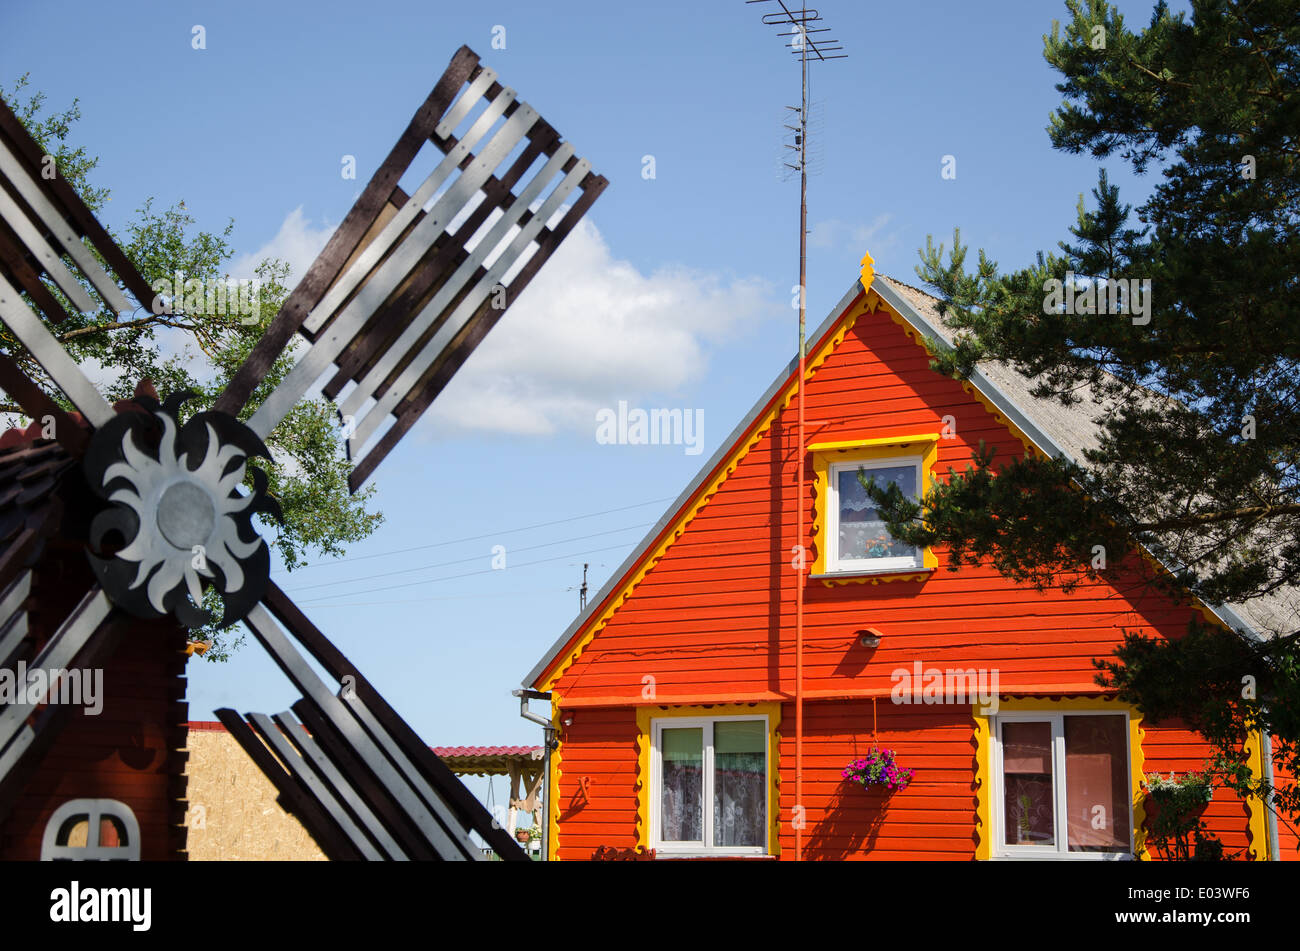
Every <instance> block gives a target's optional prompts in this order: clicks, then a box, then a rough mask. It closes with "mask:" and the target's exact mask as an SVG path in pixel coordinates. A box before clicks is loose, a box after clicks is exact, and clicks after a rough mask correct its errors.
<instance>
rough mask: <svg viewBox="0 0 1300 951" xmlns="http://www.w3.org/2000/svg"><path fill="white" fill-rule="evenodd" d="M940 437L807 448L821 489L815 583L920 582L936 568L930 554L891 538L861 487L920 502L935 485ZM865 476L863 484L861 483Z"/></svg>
mask: <svg viewBox="0 0 1300 951" xmlns="http://www.w3.org/2000/svg"><path fill="white" fill-rule="evenodd" d="M938 440H939V437H938V435H937V434H936V435H918V436H899V437H882V438H872V439H861V440H851V441H845V442H828V443H818V444H815V445H813V446H810V447H809V449H810V451H811V452H812V458H813V470H814V472H815V474H816V484H817V497H816V506H817V517H816V519H815V520H814V525H813V532H814V535H813V544H814V546H815V549H816V559H815V561H814V564H813V571H812V574H813V577H820V578H823V579H825V580H827V581H828V583H830V581H832V580H834V579H836V578H837V577H848V578H850V579H851V578H852V577H853V576H855V575H856V576H862V580H872V577H871V576H876V575H885V576H888V577H886V578H885V579H884V580H889V577H919V576H920V575H919V573H920V572H928V571H929V570H931V569H933V568H934V567H935V566H936V564H937V561H936V559H935V557H934V554H933V553H932V552H931V551H930V549H928V548H919V547H917V546H915V545H909V544H907V543H906V542H903V541H900V540H899V539H896V538H894V537H893V536H892V535H891V534H890V532H889V526H888V525H886V524H885V521H884V519H882V518H881V516H880V512H879V510H878V509H877V508H876V504H875V502H873V501H872V500H871V497H870V496H869V495H868V494H867V489H866V487H865V486H864V485H863V484H862V480H863V479H865V480H867V481H868V482H874V483H875V484H876V485H877V486H879V487H880V488H882V489H884V488H888V487H889V486H891V485H893V486H897V487H898V490H899V491H900V492H901V493H902V494H903V495H904V496H905V497H906V498H910V499H916V500H920V499H921V498H922V497H923V496H924V495H925V492H926V490H927V489H928V488H929V486H930V485H931V483H932V481H933V476H932V472H933V467H934V463H935V458H936V456H937V454H938V452H937V444H938ZM859 474H861V478H859Z"/></svg>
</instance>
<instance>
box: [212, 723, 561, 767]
mask: <svg viewBox="0 0 1300 951" xmlns="http://www.w3.org/2000/svg"><path fill="white" fill-rule="evenodd" d="M189 728H190V729H191V730H193V731H195V732H201V731H211V732H214V733H224V732H225V731H226V728H225V727H224V726H222V725H221V723H220V722H219V721H216V720H191V721H190V722H189ZM432 749H433V752H434V753H436V754H437V755H438V756H440V757H442V758H444V759H445V758H447V757H450V756H526V755H528V754H530V753H537V752H540V751H541V749H542V748H541V747H540V746H435V747H432Z"/></svg>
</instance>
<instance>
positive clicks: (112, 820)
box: [41, 799, 140, 862]
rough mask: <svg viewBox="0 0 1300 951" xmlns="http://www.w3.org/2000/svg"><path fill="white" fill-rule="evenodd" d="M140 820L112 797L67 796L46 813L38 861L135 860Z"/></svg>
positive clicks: (138, 855) (136, 857) (123, 804)
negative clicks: (84, 797)
mask: <svg viewBox="0 0 1300 951" xmlns="http://www.w3.org/2000/svg"><path fill="white" fill-rule="evenodd" d="M139 859H140V824H139V823H138V822H136V818H135V813H134V812H132V811H131V809H130V807H128V806H127V805H126V804H125V803H121V802H118V801H117V800H116V799H70V800H68V801H67V802H65V803H64V804H63V805H61V806H59V808H58V809H55V810H54V814H53V815H52V816H50V821H49V822H47V823H46V824H45V834H44V835H43V836H42V837H41V861H43V862H50V861H65V862H66V861H92V862H93V861H112V860H116V861H131V862H135V861H139Z"/></svg>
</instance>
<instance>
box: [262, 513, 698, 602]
mask: <svg viewBox="0 0 1300 951" xmlns="http://www.w3.org/2000/svg"><path fill="white" fill-rule="evenodd" d="M672 500H673V497H671V496H670V497H668V498H662V499H650V500H649V501H647V502H637V503H636V504H635V505H624V506H621V507H619V508H616V509H605V510H604V511H602V512H588V513H587V514H586V515H572V516H570V517H569V518H557V519H555V520H554V521H552V522H538V523H537V524H536V525H524V526H522V527H520V528H503V529H501V530H500V531H495V532H484V533H483V534H482V535H469V536H466V537H465V538H453V539H451V540H450V541H445V542H433V543H432V544H429V545H416V546H414V547H412V548H397V549H394V550H392V551H381V552H375V553H374V554H370V555H348V556H345V557H343V558H335V559H334V560H333V561H317V562H313V563H312V564H310V565H300V566H299V567H297V568H295V569H294V571H304V570H306V569H307V568H328V567H330V566H332V565H341V564H343V563H344V562H348V561H367V560H369V559H371V558H387V557H389V556H390V555H405V554H408V553H410V552H413V551H427V550H428V549H430V548H445V547H447V546H448V545H459V544H462V543H464V542H477V541H482V540H483V539H485V538H497V537H500V536H502V535H512V534H517V533H519V532H530V531H532V530H533V529H535V528H548V527H550V526H552V525H564V524H565V523H567V522H577V521H581V520H582V519H584V518H596V517H598V516H600V515H612V514H614V513H615V512H626V511H628V510H630V509H639V508H644V507H645V506H647V505H656V504H660V503H663V502H671V501H672ZM285 571H286V569H284V568H277V569H276V570H275V571H273V572H272V574H283V573H285ZM289 573H290V574H292V572H289ZM339 583H340V584H343V583H345V582H339Z"/></svg>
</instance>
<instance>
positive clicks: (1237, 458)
mask: <svg viewBox="0 0 1300 951" xmlns="http://www.w3.org/2000/svg"><path fill="white" fill-rule="evenodd" d="M1066 6H1067V8H1068V12H1069V15H1070V19H1069V21H1068V22H1067V24H1066V25H1065V27H1064V29H1063V30H1062V29H1061V27H1060V24H1058V23H1053V26H1052V31H1051V33H1050V34H1049V35H1047V36H1045V37H1044V44H1045V57H1046V59H1047V60H1048V62H1049V63H1050V64H1051V65H1052V66H1053V67H1054V68H1055V69H1056V70H1057V71H1058V72H1059V73H1060V75H1061V77H1062V79H1061V81H1060V82H1059V83H1058V85H1057V87H1056V88H1057V89H1058V90H1059V91H1060V92H1061V93H1062V95H1063V96H1064V103H1063V105H1062V106H1061V107H1059V108H1058V110H1057V111H1056V112H1055V114H1053V115H1052V117H1051V123H1050V126H1049V129H1048V133H1049V136H1050V138H1051V141H1052V144H1053V146H1054V147H1055V148H1057V149H1060V150H1062V151H1065V152H1070V153H1083V152H1087V153H1088V154H1090V155H1092V156H1093V157H1095V158H1097V159H1099V160H1108V159H1110V160H1120V161H1123V162H1126V163H1128V164H1129V165H1130V166H1131V167H1132V168H1133V169H1134V170H1135V171H1138V172H1144V171H1148V170H1151V171H1158V173H1159V181H1158V183H1157V185H1156V186H1155V188H1154V191H1153V193H1152V195H1151V196H1150V198H1149V199H1147V200H1146V201H1145V202H1144V203H1143V204H1142V205H1141V206H1140V207H1138V208H1137V209H1136V221H1134V220H1133V218H1134V210H1133V209H1132V208H1131V207H1130V206H1129V205H1126V204H1124V203H1122V202H1121V201H1120V196H1119V189H1118V187H1116V186H1114V185H1111V184H1110V182H1109V180H1108V178H1107V176H1106V172H1105V170H1104V168H1103V170H1102V171H1101V173H1100V176H1099V180H1098V184H1097V188H1096V189H1095V190H1094V191H1093V193H1092V202H1091V205H1092V207H1091V209H1089V207H1088V206H1087V205H1086V204H1085V202H1084V200H1083V198H1082V196H1081V197H1080V203H1079V213H1078V218H1077V221H1076V222H1075V223H1074V224H1073V226H1072V227H1069V228H1068V231H1069V234H1070V236H1071V239H1072V240H1071V241H1069V242H1066V241H1062V242H1061V243H1060V245H1059V248H1058V250H1057V251H1056V252H1053V253H1050V254H1044V253H1040V254H1039V255H1038V257H1037V260H1036V261H1034V262H1033V263H1032V264H1030V265H1029V266H1027V267H1024V268H1022V269H1020V270H1014V271H1003V270H1001V269H1000V268H999V267H998V265H997V264H996V263H995V262H993V261H991V260H989V259H988V258H987V257H986V256H985V254H984V253H983V252H981V253H980V256H979V262H978V264H977V265H976V266H975V268H974V269H973V270H969V271H968V269H967V267H966V256H967V251H968V249H967V248H966V247H965V246H963V245H962V244H961V242H960V233H959V232H954V236H953V245H952V248H951V250H950V251H949V252H948V254H947V255H946V257H945V254H944V250H945V249H944V246H943V245H939V246H938V247H935V245H934V242H933V240H932V239H927V247H926V249H925V250H924V251H922V252H921V264H920V265H919V266H918V268H917V273H918V274H919V275H920V277H921V278H922V280H923V281H925V282H926V283H927V284H929V285H931V286H932V287H933V288H935V290H936V292H937V294H938V296H939V297H940V298H941V300H942V304H941V307H940V309H941V311H942V312H943V313H944V315H945V320H946V321H947V322H948V323H949V324H950V325H951V327H953V328H954V329H955V331H956V332H957V338H958V339H957V345H956V347H955V349H954V350H953V351H952V352H950V353H945V354H941V355H940V356H938V357H936V358H935V360H934V366H935V368H936V369H938V370H940V371H941V372H944V373H946V374H949V375H952V376H955V377H959V378H960V377H964V376H967V375H969V373H970V372H971V370H972V368H973V367H974V366H975V365H976V364H977V363H978V362H980V361H983V360H998V361H1005V362H1007V363H1008V364H1010V365H1012V366H1014V367H1016V368H1017V369H1018V370H1020V371H1021V372H1022V373H1024V374H1025V375H1026V376H1028V377H1029V378H1031V379H1033V380H1034V381H1035V387H1036V388H1035V393H1036V395H1038V396H1044V397H1052V398H1055V399H1058V400H1060V401H1061V402H1062V403H1065V404H1072V403H1079V402H1080V401H1081V400H1082V401H1084V403H1085V408H1087V409H1089V410H1090V411H1091V412H1092V413H1093V415H1094V417H1095V418H1096V419H1097V420H1098V422H1099V423H1100V424H1101V426H1102V433H1103V439H1102V443H1101V445H1100V447H1099V448H1098V449H1097V450H1095V451H1091V452H1089V453H1087V455H1086V458H1085V459H1082V460H1079V461H1078V463H1068V462H1064V461H1060V460H1045V459H1041V458H1025V459H994V458H992V457H991V456H990V455H988V454H986V453H983V452H981V453H979V454H977V456H976V458H975V459H973V460H972V462H971V465H970V466H969V467H968V468H967V470H966V471H965V472H960V473H952V474H951V478H950V479H949V480H947V482H946V484H942V485H940V486H938V487H937V488H936V489H935V490H934V491H933V492H932V493H931V494H930V495H929V496H928V497H927V498H926V499H925V500H923V502H922V503H921V504H920V505H917V504H915V503H910V502H908V501H907V500H905V499H902V498H901V497H899V496H898V494H897V493H893V494H892V495H890V494H887V493H884V492H879V491H878V490H877V491H876V492H875V493H874V495H875V496H876V497H877V501H878V502H879V503H880V504H881V505H882V508H883V509H884V510H885V514H886V515H887V517H888V519H889V521H890V523H891V526H890V527H891V529H892V530H895V531H896V532H897V534H898V535H900V536H901V537H904V538H906V539H907V540H908V541H911V542H913V543H915V544H925V545H930V544H943V545H948V546H950V547H951V551H952V553H953V558H952V561H953V565H954V567H957V566H959V565H960V564H962V563H964V562H967V561H971V560H976V559H986V560H988V561H990V562H991V563H992V564H994V565H995V566H996V567H997V568H998V569H999V570H1000V571H1002V572H1003V573H1005V574H1007V575H1008V576H1011V577H1014V578H1018V579H1021V580H1026V581H1031V582H1033V583H1034V584H1036V585H1039V586H1049V585H1060V586H1064V587H1066V588H1069V587H1070V586H1072V585H1074V584H1077V583H1078V581H1079V580H1080V579H1082V578H1084V577H1087V576H1095V575H1096V574H1097V573H1098V572H1099V571H1101V573H1103V574H1104V569H1099V568H1097V567H1095V559H1094V554H1095V552H1096V551H1097V547H1096V546H1098V545H1100V546H1102V549H1103V550H1104V551H1107V552H1111V553H1116V552H1125V551H1129V552H1131V551H1132V546H1133V540H1134V539H1136V540H1138V541H1140V542H1142V543H1143V544H1145V545H1146V546H1147V548H1148V549H1149V550H1151V551H1154V552H1155V553H1157V554H1158V555H1159V556H1160V558H1161V559H1162V560H1163V561H1164V563H1165V564H1166V565H1167V566H1169V568H1170V569H1171V570H1170V571H1169V572H1164V571H1160V570H1149V571H1148V572H1147V577H1148V580H1149V581H1150V583H1152V584H1156V585H1164V586H1165V587H1166V588H1167V589H1168V590H1171V591H1188V592H1191V593H1192V594H1194V595H1196V596H1198V597H1200V598H1202V599H1204V600H1205V601H1206V602H1208V603H1211V604H1217V603H1223V602H1228V603H1238V602H1248V601H1251V600H1252V599H1258V598H1264V597H1267V596H1269V594H1270V593H1271V592H1275V591H1278V589H1282V588H1289V587H1292V586H1296V585H1300V466H1298V465H1297V463H1298V462H1300V412H1298V409H1300V405H1298V404H1300V364H1298V363H1297V358H1298V357H1300V325H1298V323H1297V322H1298V321H1300V306H1298V304H1300V298H1298V295H1297V290H1298V286H1297V285H1298V282H1300V157H1298V154H1300V152H1298V150H1300V138H1298V136H1300V90H1298V89H1297V86H1298V85H1300V11H1298V9H1297V4H1296V2H1295V0H1253V2H1248V3H1247V2H1229V0H1192V3H1191V7H1192V9H1191V13H1190V16H1188V15H1184V14H1181V13H1180V14H1173V13H1170V11H1169V9H1168V7H1167V6H1166V4H1165V3H1163V2H1161V3H1159V4H1158V5H1157V6H1156V8H1155V10H1154V13H1153V15H1152V17H1151V21H1150V24H1149V25H1148V26H1147V27H1146V28H1145V29H1142V30H1140V31H1137V32H1134V31H1131V30H1129V29H1128V28H1127V27H1126V26H1125V24H1124V20H1123V18H1122V17H1121V16H1120V14H1119V12H1118V11H1117V10H1115V9H1114V8H1113V7H1112V6H1111V5H1110V4H1108V3H1106V2H1104V0H1089V2H1087V3H1086V4H1085V3H1084V2H1082V0H1067V3H1066ZM1071 280H1072V281H1073V283H1074V288H1075V290H1076V291H1077V296H1076V299H1078V297H1081V298H1082V299H1083V300H1085V301H1087V300H1088V299H1089V297H1090V296H1092V297H1094V298H1095V305H1094V306H1091V307H1089V306H1086V305H1085V306H1083V307H1067V306H1065V305H1064V304H1063V302H1062V300H1061V297H1062V295H1060V294H1056V295H1054V294H1053V293H1052V291H1053V290H1054V289H1055V288H1056V287H1057V285H1053V284H1052V282H1053V281H1059V282H1061V284H1060V285H1059V287H1060V288H1062V289H1064V290H1066V291H1067V292H1068V290H1069V287H1070V281H1071ZM1108 280H1110V281H1119V280H1123V281H1125V282H1126V283H1125V287H1129V286H1131V285H1130V282H1133V281H1136V282H1137V285H1136V286H1137V287H1138V288H1144V287H1149V288H1150V292H1149V293H1147V294H1144V295H1141V294H1137V293H1132V294H1128V295H1127V299H1126V295H1124V294H1120V293H1119V292H1117V291H1116V292H1115V296H1116V298H1117V299H1118V303H1119V309H1120V310H1121V311H1122V312H1121V313H1120V314H1115V313H1113V312H1109V313H1108V312H1104V311H1102V312H1099V308H1100V306H1101V304H1102V302H1103V301H1106V302H1107V303H1110V299H1109V298H1110V295H1109V293H1108V289H1107V285H1106V284H1105V283H1104V282H1106V281H1108ZM1147 281H1149V282H1150V283H1149V285H1148V284H1145V283H1144V282H1147ZM1089 285H1091V288H1092V290H1091V292H1090V291H1089V290H1088V288H1089ZM1119 560H1120V559H1117V558H1115V557H1114V555H1113V554H1112V557H1111V559H1110V560H1109V564H1110V565H1111V567H1112V569H1113V568H1114V567H1115V565H1116V564H1117V562H1118V561H1119ZM1127 562H1128V563H1129V564H1130V565H1131V564H1135V563H1141V562H1142V559H1139V558H1136V557H1135V556H1131V557H1130V558H1129V559H1128V560H1127ZM1294 625H1295V622H1294V621H1289V622H1284V623H1282V624H1280V625H1279V629H1277V630H1271V631H1267V632H1265V633H1266V634H1267V635H1269V637H1268V639H1266V641H1265V642H1263V643H1262V644H1261V643H1258V642H1255V641H1254V640H1252V639H1249V638H1246V639H1242V638H1238V637H1237V636H1233V635H1225V634H1224V633H1222V632H1221V631H1219V630H1218V629H1210V628H1202V627H1199V626H1198V627H1195V628H1194V629H1193V630H1192V631H1191V632H1189V633H1188V635H1187V636H1186V637H1183V638H1180V639H1178V640H1175V641H1171V642H1164V641H1145V640H1143V639H1141V638H1130V639H1129V640H1127V641H1126V643H1125V644H1124V645H1123V646H1122V647H1121V648H1120V649H1119V650H1118V651H1117V652H1116V657H1115V658H1113V659H1109V660H1098V661H1097V662H1096V663H1097V665H1098V667H1099V668H1100V669H1101V671H1102V672H1101V673H1100V674H1099V676H1098V679H1099V682H1101V683H1104V684H1107V685H1110V686H1114V687H1118V688H1119V690H1120V691H1121V696H1122V697H1124V698H1125V699H1128V700H1130V701H1132V702H1135V703H1137V704H1138V706H1140V707H1141V708H1142V709H1143V711H1144V713H1145V715H1146V716H1147V717H1148V718H1151V719H1157V720H1158V719H1162V718H1166V717H1180V718H1182V719H1183V720H1185V721H1186V722H1188V723H1189V724H1190V725H1192V726H1193V727H1194V728H1196V729H1198V730H1199V731H1200V732H1201V733H1202V734H1203V735H1205V736H1206V737H1207V738H1209V739H1210V740H1211V741H1212V742H1214V743H1215V744H1216V745H1217V746H1218V747H1219V757H1220V761H1219V775H1220V779H1221V780H1223V781H1226V782H1228V783H1229V784H1230V785H1233V786H1234V787H1235V788H1237V789H1238V790H1239V791H1241V792H1243V793H1247V794H1254V795H1262V794H1267V793H1268V792H1269V791H1270V790H1269V789H1268V787H1267V786H1265V785H1264V784H1263V783H1262V781H1261V779H1260V777H1254V778H1253V779H1249V780H1247V779H1246V777H1245V771H1244V770H1243V769H1242V764H1243V755H1244V754H1243V748H1244V746H1243V744H1244V742H1245V741H1246V738H1247V736H1248V734H1249V732H1250V731H1252V730H1254V729H1255V728H1257V727H1260V726H1262V727H1264V728H1265V729H1267V730H1268V731H1269V732H1270V733H1271V734H1272V737H1273V743H1274V747H1275V749H1276V750H1277V751H1278V753H1279V754H1280V755H1279V762H1282V763H1285V764H1286V765H1287V766H1288V767H1289V770H1290V771H1291V772H1292V774H1293V775H1294V774H1297V773H1300V747H1298V745H1297V741H1298V740H1300V675H1298V674H1300V648H1298V647H1297V639H1298V638H1300V632H1297V631H1296V630H1294V629H1293V627H1294ZM1288 711H1294V712H1288ZM1276 801H1277V803H1278V805H1279V806H1281V807H1282V808H1283V809H1284V810H1285V811H1288V812H1290V813H1291V814H1292V816H1293V817H1296V816H1300V789H1298V788H1297V787H1296V785H1295V784H1293V783H1283V784H1281V786H1280V788H1279V789H1278V790H1277V800H1276Z"/></svg>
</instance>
